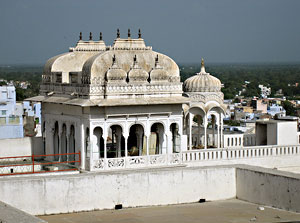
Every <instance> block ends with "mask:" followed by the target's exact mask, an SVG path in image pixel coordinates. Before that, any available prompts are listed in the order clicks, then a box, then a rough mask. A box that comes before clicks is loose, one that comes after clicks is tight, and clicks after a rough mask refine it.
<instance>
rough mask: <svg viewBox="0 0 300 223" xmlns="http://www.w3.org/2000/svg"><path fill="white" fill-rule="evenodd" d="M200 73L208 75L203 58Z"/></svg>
mask: <svg viewBox="0 0 300 223" xmlns="http://www.w3.org/2000/svg"><path fill="white" fill-rule="evenodd" d="M200 73H204V74H205V73H206V72H205V66H204V59H203V58H202V59H201V71H200Z"/></svg>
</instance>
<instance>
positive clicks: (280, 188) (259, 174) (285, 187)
mask: <svg viewBox="0 0 300 223" xmlns="http://www.w3.org/2000/svg"><path fill="white" fill-rule="evenodd" d="M236 186H237V188H236V192H237V194H236V196H237V198H238V199H241V200H245V201H249V202H252V203H256V204H263V205H268V206H272V207H276V208H281V209H285V210H288V211H295V212H300V193H299V190H300V175H299V174H293V173H288V172H283V171H278V170H272V169H266V168H259V167H250V166H244V167H243V166H241V167H237V168H236Z"/></svg>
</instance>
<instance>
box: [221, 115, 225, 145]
mask: <svg viewBox="0 0 300 223" xmlns="http://www.w3.org/2000/svg"><path fill="white" fill-rule="evenodd" d="M220 123H221V132H220V133H221V134H220V135H221V148H224V135H223V115H222V114H221V120H220Z"/></svg>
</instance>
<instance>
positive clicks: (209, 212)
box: [39, 199, 300, 223]
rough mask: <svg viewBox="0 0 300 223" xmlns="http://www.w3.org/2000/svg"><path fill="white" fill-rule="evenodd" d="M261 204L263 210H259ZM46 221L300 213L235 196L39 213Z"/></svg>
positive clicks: (208, 220) (295, 219) (147, 222)
mask: <svg viewBox="0 0 300 223" xmlns="http://www.w3.org/2000/svg"><path fill="white" fill-rule="evenodd" d="M259 207H263V208H264V210H259ZM39 217H40V218H41V219H43V220H45V221H47V222H49V223H100V222H106V223H110V222H124V223H125V222H128V223H135V222H144V223H153V222H161V223H168V222H170V223H176V222H190V223H225V222H227V223H231V222H232V223H234V222H238V223H243V222H268V223H270V222H272V223H273V222H274V223H277V222H285V223H287V222H289V223H300V214H299V213H294V212H288V211H284V210H279V209H274V208H270V207H265V206H262V205H256V204H252V203H248V202H244V201H240V200H236V199H232V200H223V201H214V202H205V203H193V204H183V205H169V206H155V207H145V208H129V209H122V210H104V211H92V212H80V213H72V214H60V215H49V216H39Z"/></svg>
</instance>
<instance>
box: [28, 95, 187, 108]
mask: <svg viewBox="0 0 300 223" xmlns="http://www.w3.org/2000/svg"><path fill="white" fill-rule="evenodd" d="M26 101H33V102H46V103H56V104H66V105H76V106H81V107H90V106H99V107H109V106H131V105H160V104H184V103H188V102H189V101H190V100H189V98H187V97H183V96H173V97H143V98H116V99H85V98H70V97H62V96H61V97H57V96H42V95H39V96H35V97H32V98H27V99H26Z"/></svg>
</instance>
